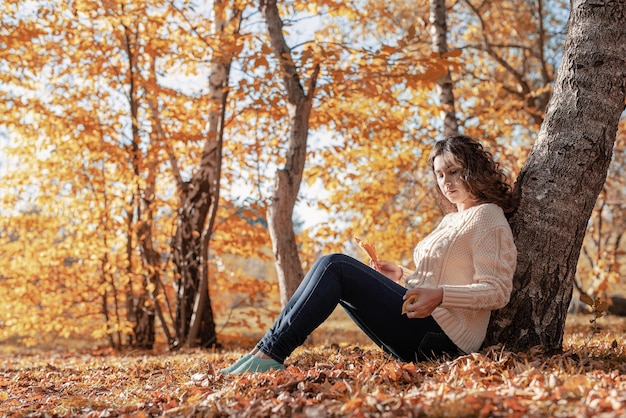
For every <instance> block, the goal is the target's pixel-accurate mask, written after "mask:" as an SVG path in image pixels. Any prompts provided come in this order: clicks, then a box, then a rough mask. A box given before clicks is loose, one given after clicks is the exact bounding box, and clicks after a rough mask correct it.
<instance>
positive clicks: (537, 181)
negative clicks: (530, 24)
mask: <svg viewBox="0 0 626 418" xmlns="http://www.w3.org/2000/svg"><path fill="white" fill-rule="evenodd" d="M625 99H626V4H625V3H624V2H598V1H594V0H575V1H572V4H571V14H570V18H569V22H568V30H567V38H566V44H565V50H564V54H563V60H562V64H561V68H560V70H559V74H558V77H557V80H556V83H555V88H554V93H553V96H552V98H551V100H550V103H549V105H548V108H547V111H546V116H545V121H544V123H543V124H542V126H541V129H540V131H539V135H538V138H537V142H536V143H535V145H534V147H533V149H532V152H531V154H530V156H529V158H528V160H527V161H526V164H525V165H524V167H523V168H522V170H521V172H520V175H519V178H518V180H517V182H516V188H517V189H518V190H519V191H520V192H521V204H520V207H519V209H518V211H517V212H516V213H515V214H514V215H513V216H512V218H511V227H512V229H513V234H514V236H515V240H516V243H517V247H518V265H517V271H516V274H515V278H514V286H513V294H512V298H511V302H510V303H509V305H508V306H507V307H505V308H504V309H502V310H500V311H497V312H495V313H494V315H493V317H492V321H491V324H490V329H489V333H488V338H487V341H486V343H487V344H492V343H497V342H500V343H504V344H505V345H506V346H507V347H509V348H513V349H521V350H523V349H528V348H529V347H532V346H535V345H541V346H543V347H544V348H546V349H560V348H561V345H562V341H563V330H564V325H565V317H566V314H567V307H568V304H569V302H570V299H571V296H572V285H573V280H574V274H575V272H576V265H577V263H578V258H579V254H580V249H581V246H582V241H583V237H584V235H585V229H586V226H587V221H588V220H589V217H590V216H591V212H592V210H593V207H594V204H595V201H596V199H597V197H598V195H599V193H600V191H601V189H602V186H603V184H604V181H605V178H606V174H607V170H608V167H609V163H610V161H611V156H612V148H613V144H614V142H615V137H616V132H617V127H618V122H619V118H620V115H621V113H622V112H623V110H624V101H625Z"/></svg>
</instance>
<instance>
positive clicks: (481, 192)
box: [428, 135, 517, 213]
mask: <svg viewBox="0 0 626 418" xmlns="http://www.w3.org/2000/svg"><path fill="white" fill-rule="evenodd" d="M444 153H449V154H450V155H451V156H453V157H454V159H455V160H456V161H457V162H458V163H459V164H460V165H461V167H463V172H462V174H461V181H462V182H463V184H464V185H465V187H466V188H467V191H468V192H469V193H470V194H471V195H472V197H474V198H475V199H477V200H478V201H479V202H481V203H495V204H496V205H498V206H500V207H501V208H502V210H504V212H507V213H508V212H512V211H514V210H515V208H516V207H517V197H516V195H515V193H514V192H513V188H512V187H511V185H510V182H509V177H508V176H507V175H506V173H505V172H504V171H503V170H502V168H500V165H499V164H498V163H497V162H496V161H495V160H494V159H493V155H492V154H491V153H490V152H489V151H487V150H485V149H484V148H483V146H482V144H481V143H480V142H478V141H476V140H475V139H473V138H470V137H469V136H466V135H454V136H448V137H446V138H444V139H443V140H441V141H438V142H437V143H435V145H434V146H433V149H432V151H431V153H430V157H429V158H428V165H429V166H430V169H431V171H432V172H433V175H434V173H435V170H434V161H435V158H436V157H438V156H440V155H442V154H444ZM436 180H437V179H436V178H435V183H436ZM437 192H438V195H439V203H440V205H441V206H442V208H443V209H444V211H445V212H454V211H456V206H455V205H453V204H452V203H450V201H449V200H448V199H446V198H445V196H444V195H443V193H442V192H441V190H439V187H437Z"/></svg>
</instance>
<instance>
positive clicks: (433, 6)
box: [430, 0, 459, 136]
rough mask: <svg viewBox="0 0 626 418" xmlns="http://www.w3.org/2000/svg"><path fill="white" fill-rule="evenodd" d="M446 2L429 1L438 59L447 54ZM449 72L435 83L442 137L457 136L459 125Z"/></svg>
mask: <svg viewBox="0 0 626 418" xmlns="http://www.w3.org/2000/svg"><path fill="white" fill-rule="evenodd" d="M446 14H447V13H446V0H430V25H431V26H430V30H431V35H432V43H433V51H434V52H435V53H437V54H438V55H439V56H440V57H441V56H443V55H445V54H446V53H447V52H448V40H447V37H448V24H447V23H446ZM452 88H453V85H452V75H451V74H450V70H449V69H448V71H447V72H446V75H445V77H443V78H442V79H440V80H438V81H437V90H438V93H439V101H440V102H441V107H442V110H441V113H442V119H443V134H444V136H452V135H457V134H458V133H459V124H458V121H457V118H456V113H455V106H454V92H453V89H452Z"/></svg>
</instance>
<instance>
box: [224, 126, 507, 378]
mask: <svg viewBox="0 0 626 418" xmlns="http://www.w3.org/2000/svg"><path fill="white" fill-rule="evenodd" d="M429 165H430V168H431V170H432V172H433V175H434V177H435V180H436V181H437V185H438V189H437V190H438V194H439V197H440V200H441V202H440V203H441V204H442V206H443V207H444V209H445V210H446V212H447V215H446V216H445V217H444V218H443V219H442V220H441V222H440V224H439V225H438V226H437V228H435V230H434V231H433V232H432V233H431V234H429V235H428V236H427V237H426V238H425V239H424V240H423V241H422V242H420V243H419V244H418V245H417V247H416V248H415V250H414V261H415V266H416V268H415V270H414V271H411V270H409V269H407V268H405V267H402V266H397V265H395V264H394V263H391V262H389V261H378V262H372V263H371V267H370V266H367V265H365V264H363V263H361V262H359V261H357V260H355V259H353V258H351V257H348V256H346V255H343V254H332V255H329V256H324V257H321V258H320V259H319V260H317V261H316V262H315V264H314V265H313V267H312V268H311V270H310V271H309V272H308V273H307V275H306V276H305V278H304V280H303V281H302V283H301V285H300V287H299V288H298V290H297V291H296V293H295V294H294V295H293V297H292V298H291V300H290V301H289V303H288V304H287V305H286V306H285V308H284V309H283V311H282V312H281V314H280V315H279V317H278V319H277V320H276V322H275V323H274V325H272V327H271V328H270V330H269V331H268V332H267V333H266V334H265V336H264V337H263V338H262V339H261V341H260V342H259V343H258V344H257V346H256V348H255V349H254V350H253V351H252V352H251V353H249V354H246V355H245V356H243V357H242V358H240V359H239V360H238V361H237V362H235V363H234V364H233V365H231V366H230V367H227V368H225V369H222V370H221V372H222V373H224V374H233V375H236V374H240V373H244V372H257V371H258V372H261V371H267V370H272V369H274V370H280V369H283V368H284V366H283V362H284V361H285V359H286V358H287V357H288V356H289V355H290V354H291V353H292V352H293V350H295V349H296V348H297V347H298V346H300V345H301V344H302V343H303V342H304V341H305V339H306V338H307V336H308V335H309V334H310V333H311V332H312V331H313V330H314V329H315V328H317V327H318V326H319V325H320V324H321V323H322V322H324V320H326V318H328V316H329V315H330V314H331V313H332V312H333V310H334V309H335V307H336V306H337V304H340V305H341V306H342V307H343V308H344V309H345V310H346V312H347V313H348V314H349V315H350V317H351V318H352V319H353V320H354V321H355V322H356V323H357V324H358V326H359V327H360V328H361V329H362V330H363V331H364V332H365V333H366V334H367V335H368V336H369V337H370V338H371V339H372V340H373V341H374V342H375V343H376V344H377V345H379V346H380V347H381V348H382V349H383V350H384V351H385V352H387V353H389V354H391V355H393V356H394V357H396V358H398V359H400V360H402V361H406V362H410V361H421V360H425V359H428V358H438V357H442V356H444V355H449V356H457V355H459V354H462V353H470V352H474V351H477V350H479V349H480V346H481V344H482V343H483V340H484V338H485V335H486V332H487V326H488V323H489V317H490V312H491V310H494V309H499V308H502V307H503V306H505V305H506V304H507V303H508V301H509V297H510V294H511V287H512V278H513V273H514V271H515V266H516V257H517V250H516V248H515V244H514V242H513V235H512V233H511V229H510V227H509V224H508V222H507V220H506V217H505V215H504V212H505V211H506V212H510V211H512V210H513V209H514V208H515V203H516V202H515V198H514V196H513V193H512V189H511V186H510V185H509V184H508V183H507V177H506V176H505V174H504V173H503V171H502V170H501V169H500V168H499V166H498V164H497V163H496V162H495V161H494V160H493V158H492V155H491V154H490V153H489V152H488V151H486V150H485V149H483V147H482V145H481V144H480V143H478V142H477V141H475V140H473V139H472V138H469V137H467V136H463V135H459V136H453V137H448V138H446V139H444V140H442V141H439V142H437V143H436V144H435V145H434V147H433V150H432V152H431V155H430V158H429ZM401 280H403V281H404V282H405V284H406V287H404V286H402V285H400V284H398V282H400V281H401ZM406 300H408V302H407V305H406V314H403V313H402V307H403V304H404V302H405V301H406Z"/></svg>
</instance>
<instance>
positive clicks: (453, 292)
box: [441, 226, 517, 310]
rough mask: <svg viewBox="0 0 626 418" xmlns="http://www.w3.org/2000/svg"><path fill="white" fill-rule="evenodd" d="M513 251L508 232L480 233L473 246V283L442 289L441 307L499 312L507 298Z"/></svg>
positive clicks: (500, 227)
mask: <svg viewBox="0 0 626 418" xmlns="http://www.w3.org/2000/svg"><path fill="white" fill-rule="evenodd" d="M516 260H517V250H516V248H515V244H514V242H513V238H512V236H511V232H510V229H509V228H508V227H505V226H499V227H495V228H490V229H489V230H487V231H483V233H482V234H481V235H480V237H479V238H478V239H477V240H476V241H475V242H474V246H473V264H474V277H473V283H472V284H469V285H458V286H457V285H450V284H447V285H442V286H441V287H442V288H443V302H442V304H441V306H442V307H447V308H473V309H488V310H494V309H500V308H502V307H504V306H505V305H506V304H507V303H508V302H509V298H510V297H511V290H512V278H513V274H514V273H515V265H516Z"/></svg>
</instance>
